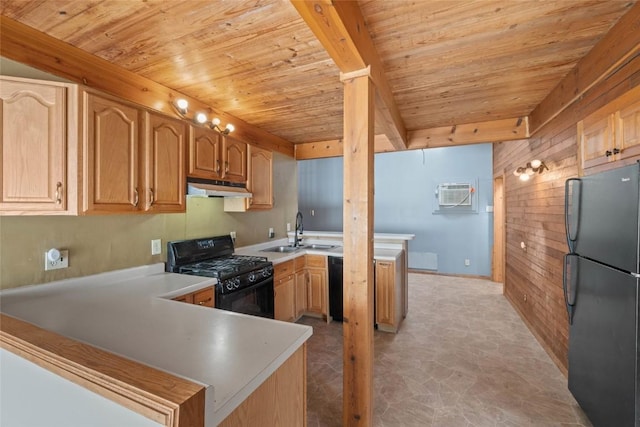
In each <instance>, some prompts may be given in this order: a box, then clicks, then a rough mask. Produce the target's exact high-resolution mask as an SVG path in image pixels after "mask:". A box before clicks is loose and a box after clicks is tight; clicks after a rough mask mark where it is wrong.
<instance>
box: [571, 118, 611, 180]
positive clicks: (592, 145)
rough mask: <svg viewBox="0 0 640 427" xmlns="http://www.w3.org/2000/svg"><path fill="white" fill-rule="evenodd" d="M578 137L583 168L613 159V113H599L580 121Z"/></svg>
mask: <svg viewBox="0 0 640 427" xmlns="http://www.w3.org/2000/svg"><path fill="white" fill-rule="evenodd" d="M578 138H579V144H580V152H581V162H582V168H583V169H588V168H591V167H594V166H598V165H601V164H604V163H607V162H609V161H612V160H613V159H614V157H613V155H612V150H613V138H614V126H613V115H612V114H601V113H597V114H594V115H592V116H589V117H587V118H586V119H584V120H583V121H581V122H578ZM607 154H608V155H607Z"/></svg>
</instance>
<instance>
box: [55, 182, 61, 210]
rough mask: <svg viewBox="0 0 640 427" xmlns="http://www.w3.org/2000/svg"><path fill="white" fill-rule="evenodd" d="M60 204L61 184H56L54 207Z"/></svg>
mask: <svg viewBox="0 0 640 427" xmlns="http://www.w3.org/2000/svg"><path fill="white" fill-rule="evenodd" d="M61 203H62V183H61V182H58V183H57V184H56V205H59V204H61Z"/></svg>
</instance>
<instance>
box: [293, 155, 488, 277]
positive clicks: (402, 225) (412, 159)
mask: <svg viewBox="0 0 640 427" xmlns="http://www.w3.org/2000/svg"><path fill="white" fill-rule="evenodd" d="M492 173H493V159H492V147H491V144H478V145H468V146H461V147H447V148H431V149H426V150H411V151H399V152H394V153H381V154H376V156H375V213H374V215H375V218H374V223H375V231H376V232H379V233H412V234H415V235H416V238H415V240H413V241H411V242H410V243H409V267H410V268H416V269H424V270H430V271H437V272H440V273H447V274H470V275H481V276H490V275H491V245H492V238H493V213H491V212H487V206H492V205H493V202H492V200H493V180H492ZM439 183H471V184H472V185H473V186H474V189H475V192H474V193H473V196H472V200H473V204H472V206H471V207H470V208H465V211H464V212H462V213H461V212H454V210H455V209H459V208H455V209H450V210H445V209H442V208H441V207H440V206H439V204H438V199H437V197H436V188H437V185H438V184H439ZM342 186H343V161H342V158H341V157H340V158H330V159H319V160H303V161H300V162H298V206H299V209H300V211H301V212H302V213H303V214H304V225H305V228H306V229H307V230H326V231H342V204H343V203H342V195H343V189H342ZM312 211H313V213H314V215H312ZM466 259H468V260H469V261H470V265H468V266H466V265H465V260H466Z"/></svg>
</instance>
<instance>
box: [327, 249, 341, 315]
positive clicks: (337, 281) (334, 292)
mask: <svg viewBox="0 0 640 427" xmlns="http://www.w3.org/2000/svg"><path fill="white" fill-rule="evenodd" d="M329 316H331V317H332V318H333V320H339V321H340V322H342V257H335V256H330V257H329Z"/></svg>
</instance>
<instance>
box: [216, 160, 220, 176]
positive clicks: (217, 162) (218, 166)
mask: <svg viewBox="0 0 640 427" xmlns="http://www.w3.org/2000/svg"><path fill="white" fill-rule="evenodd" d="M216 173H217V174H219V173H220V160H216Z"/></svg>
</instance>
